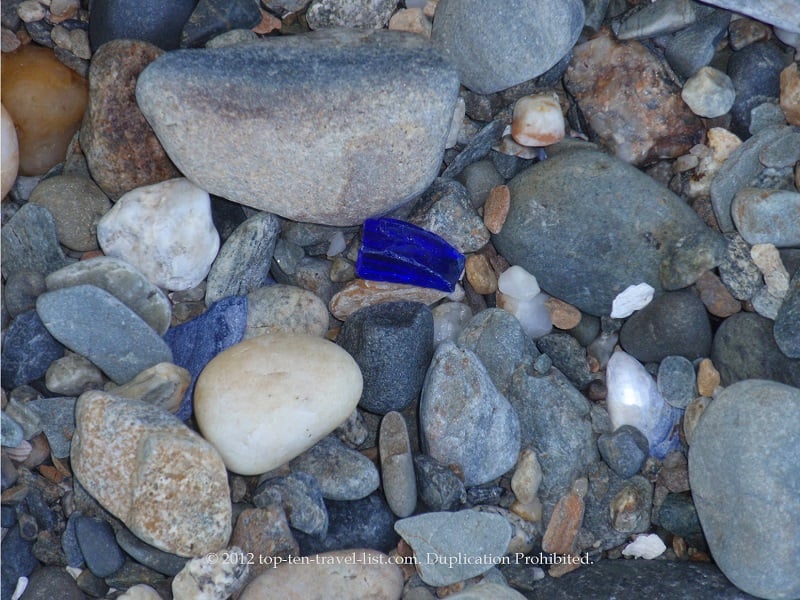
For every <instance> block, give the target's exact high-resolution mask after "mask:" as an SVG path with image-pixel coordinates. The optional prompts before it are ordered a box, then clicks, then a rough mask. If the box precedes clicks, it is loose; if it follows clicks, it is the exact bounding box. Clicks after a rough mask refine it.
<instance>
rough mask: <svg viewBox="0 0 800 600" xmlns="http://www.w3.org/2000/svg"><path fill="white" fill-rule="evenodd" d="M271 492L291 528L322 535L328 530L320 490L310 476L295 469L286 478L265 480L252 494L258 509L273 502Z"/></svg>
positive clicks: (326, 515) (326, 514)
mask: <svg viewBox="0 0 800 600" xmlns="http://www.w3.org/2000/svg"><path fill="white" fill-rule="evenodd" d="M275 494H277V495H278V496H279V499H280V504H281V505H282V506H283V510H284V512H285V513H286V517H287V518H288V519H289V524H290V525H291V526H292V528H293V529H298V530H300V531H302V532H303V533H307V534H309V535H315V536H318V537H322V538H324V537H325V535H326V534H327V533H328V511H327V509H326V508H325V502H324V500H323V499H322V490H321V489H320V486H319V484H318V483H317V480H316V479H315V478H314V476H313V475H310V474H309V473H304V472H302V471H297V472H294V473H289V475H287V476H286V477H276V478H274V479H269V480H267V481H266V482H265V483H264V485H262V486H259V487H258V488H257V489H256V491H255V492H254V493H253V504H255V505H256V506H257V507H259V508H264V507H266V506H269V505H270V504H271V503H274V502H275Z"/></svg>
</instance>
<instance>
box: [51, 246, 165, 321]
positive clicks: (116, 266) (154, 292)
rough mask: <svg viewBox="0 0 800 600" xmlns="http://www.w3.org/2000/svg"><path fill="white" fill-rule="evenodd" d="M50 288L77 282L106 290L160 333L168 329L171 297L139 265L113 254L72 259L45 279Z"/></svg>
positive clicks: (70, 285)
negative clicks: (79, 259)
mask: <svg viewBox="0 0 800 600" xmlns="http://www.w3.org/2000/svg"><path fill="white" fill-rule="evenodd" d="M45 282H46V283H47V289H48V290H49V291H51V292H52V291H55V290H61V289H64V288H69V287H73V286H77V285H92V286H95V287H98V288H100V289H103V290H105V291H106V292H108V293H109V294H111V295H112V296H114V297H115V298H116V299H117V300H119V301H120V302H122V303H123V304H124V305H125V306H127V307H128V308H129V309H131V310H132V311H133V312H134V313H136V314H137V315H139V317H141V318H142V319H143V320H144V321H145V322H146V323H147V324H148V325H150V327H152V328H153V329H154V330H155V332H156V333H157V334H159V335H163V334H164V333H166V331H167V329H168V328H169V324H170V319H171V317H172V307H171V305H170V302H169V299H168V298H167V296H166V295H165V294H164V292H162V291H161V290H160V289H159V288H158V287H157V286H156V285H154V284H153V283H151V282H150V281H149V280H148V279H147V278H146V277H145V276H144V275H143V274H142V273H141V272H140V271H139V270H138V269H136V267H134V266H132V265H131V264H129V263H127V262H125V261H124V260H120V259H118V258H113V257H111V256H98V257H96V258H90V259H88V260H82V261H79V262H76V263H72V264H71V265H68V266H66V267H64V268H62V269H59V270H58V271H54V272H53V273H50V274H49V275H48V276H47V278H46V279H45Z"/></svg>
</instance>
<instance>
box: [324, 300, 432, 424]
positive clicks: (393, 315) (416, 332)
mask: <svg viewBox="0 0 800 600" xmlns="http://www.w3.org/2000/svg"><path fill="white" fill-rule="evenodd" d="M336 342H337V344H339V345H340V346H341V347H342V348H344V349H345V350H346V351H347V352H348V353H349V354H350V355H351V356H352V357H353V358H354V359H355V361H356V363H358V366H359V368H360V369H361V373H362V375H363V377H364V389H363V391H362V393H361V399H360V400H359V406H360V407H361V408H362V409H364V410H368V411H370V412H373V413H376V414H379V415H384V414H386V413H388V412H391V411H401V410H404V409H405V408H407V407H408V406H409V405H411V403H412V402H413V401H414V400H416V399H417V398H418V397H419V393H420V390H421V389H422V383H423V381H424V379H425V372H426V371H427V369H428V365H429V364H430V362H431V358H432V357H433V350H434V347H433V315H432V314H431V310H430V309H429V308H428V307H427V306H425V305H424V304H421V303H419V302H386V303H383V304H378V305H375V306H368V307H366V308H363V309H361V310H358V311H356V312H355V313H353V314H352V315H351V316H350V318H348V319H347V321H345V323H344V325H343V326H342V328H341V330H340V331H339V335H338V337H337V339H336Z"/></svg>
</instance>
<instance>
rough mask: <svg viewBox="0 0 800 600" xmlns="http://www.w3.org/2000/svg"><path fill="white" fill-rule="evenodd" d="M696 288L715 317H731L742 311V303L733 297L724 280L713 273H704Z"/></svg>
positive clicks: (701, 299)
mask: <svg viewBox="0 0 800 600" xmlns="http://www.w3.org/2000/svg"><path fill="white" fill-rule="evenodd" d="M694 287H695V290H696V291H697V293H698V294H699V295H700V301H701V302H702V303H703V304H704V305H705V307H706V310H708V312H709V313H711V314H712V315H714V316H715V317H722V318H725V317H729V316H731V315H732V314H735V313H737V312H739V311H740V310H742V303H741V302H740V301H739V300H737V299H736V298H734V297H733V295H732V294H731V293H730V292H729V291H728V288H727V287H725V284H723V283H722V280H721V279H720V278H719V277H718V276H717V275H715V274H714V273H713V272H712V271H706V272H705V273H703V274H702V275H701V276H700V279H698V280H697V281H696V282H695V284H694Z"/></svg>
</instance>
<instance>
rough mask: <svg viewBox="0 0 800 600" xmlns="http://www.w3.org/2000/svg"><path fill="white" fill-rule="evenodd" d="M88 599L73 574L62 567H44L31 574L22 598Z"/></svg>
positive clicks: (43, 599)
mask: <svg viewBox="0 0 800 600" xmlns="http://www.w3.org/2000/svg"><path fill="white" fill-rule="evenodd" d="M53 598H58V599H59V600H86V595H85V594H84V593H83V592H82V591H81V589H80V588H79V587H78V584H77V583H76V582H75V579H73V578H72V575H70V574H69V573H67V571H66V569H62V568H61V567H51V566H47V567H42V568H41V569H37V570H36V572H34V573H33V574H32V575H31V578H30V580H29V581H28V587H26V588H25V593H24V594H23V595H22V597H21V600H52V599H53Z"/></svg>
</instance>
